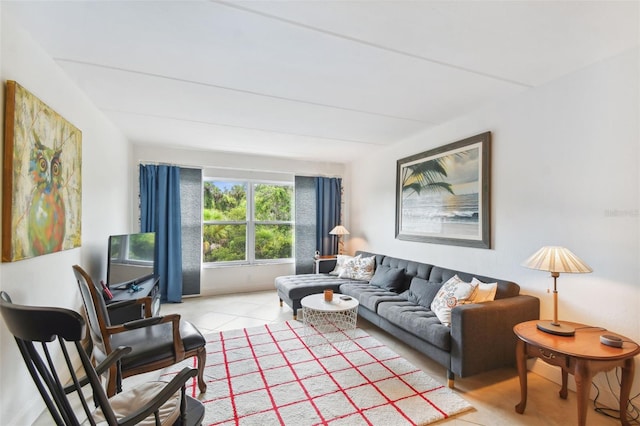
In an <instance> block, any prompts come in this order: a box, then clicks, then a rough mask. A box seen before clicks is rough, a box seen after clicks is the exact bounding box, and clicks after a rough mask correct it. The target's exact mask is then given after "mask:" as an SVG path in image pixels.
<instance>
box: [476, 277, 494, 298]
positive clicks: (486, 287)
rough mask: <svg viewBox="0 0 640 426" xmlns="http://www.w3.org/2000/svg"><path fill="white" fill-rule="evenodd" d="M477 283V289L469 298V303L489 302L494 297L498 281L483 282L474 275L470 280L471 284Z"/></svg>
mask: <svg viewBox="0 0 640 426" xmlns="http://www.w3.org/2000/svg"><path fill="white" fill-rule="evenodd" d="M474 284H475V285H477V290H476V292H475V293H474V294H473V297H472V298H470V299H469V303H482V302H491V301H492V300H494V299H495V298H496V291H498V283H490V284H485V283H483V282H482V281H480V280H479V279H477V278H476V277H473V279H472V280H471V285H474Z"/></svg>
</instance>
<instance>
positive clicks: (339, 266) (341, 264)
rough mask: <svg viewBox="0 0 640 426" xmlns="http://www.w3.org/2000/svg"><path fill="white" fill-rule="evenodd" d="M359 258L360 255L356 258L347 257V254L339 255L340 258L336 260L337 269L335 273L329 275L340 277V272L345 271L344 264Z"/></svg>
mask: <svg viewBox="0 0 640 426" xmlns="http://www.w3.org/2000/svg"><path fill="white" fill-rule="evenodd" d="M357 257H360V255H357V256H356V257H353V256H347V255H346V254H339V255H338V257H337V258H336V267H335V268H334V270H333V271H331V272H329V275H338V276H339V275H340V272H342V270H343V269H344V264H345V263H346V262H347V261H348V260H351V259H355V258H357Z"/></svg>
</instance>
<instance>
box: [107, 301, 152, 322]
mask: <svg viewBox="0 0 640 426" xmlns="http://www.w3.org/2000/svg"><path fill="white" fill-rule="evenodd" d="M135 305H142V306H143V307H144V317H145V318H150V317H151V316H152V315H153V314H152V313H151V309H152V299H151V296H146V297H140V298H139V299H133V300H120V301H118V302H113V303H109V304H108V305H107V311H109V312H111V311H115V310H118V309H121V308H125V307H127V306H135Z"/></svg>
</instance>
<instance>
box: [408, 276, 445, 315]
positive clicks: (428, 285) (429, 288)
mask: <svg viewBox="0 0 640 426" xmlns="http://www.w3.org/2000/svg"><path fill="white" fill-rule="evenodd" d="M442 284H443V283H434V282H430V281H427V280H423V279H422V278H418V277H413V279H412V280H411V285H409V290H407V294H406V296H407V300H408V301H409V302H411V303H415V304H416V305H420V306H423V307H425V308H427V309H431V302H433V298H434V297H436V294H438V290H440V287H442Z"/></svg>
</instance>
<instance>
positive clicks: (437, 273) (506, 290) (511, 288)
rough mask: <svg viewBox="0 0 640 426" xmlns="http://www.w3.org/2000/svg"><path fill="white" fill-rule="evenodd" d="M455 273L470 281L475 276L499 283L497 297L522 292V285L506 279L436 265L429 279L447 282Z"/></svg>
mask: <svg viewBox="0 0 640 426" xmlns="http://www.w3.org/2000/svg"><path fill="white" fill-rule="evenodd" d="M454 275H458V277H459V278H460V279H461V280H462V281H464V282H468V283H470V282H471V281H472V280H473V278H474V277H475V278H476V279H478V280H480V281H482V282H485V283H493V282H497V283H498V288H497V289H496V297H495V298H496V299H504V298H507V297H514V296H517V295H519V294H520V286H519V285H518V284H516V283H514V282H512V281H505V280H497V279H495V278H489V277H485V276H482V275H474V274H469V273H466V272H460V271H455V270H453V269H446V268H441V267H439V266H434V267H433V268H432V269H431V274H430V275H429V281H432V282H440V283H445V282H447V281H448V280H450V279H451V278H452V277H453V276H454Z"/></svg>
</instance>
